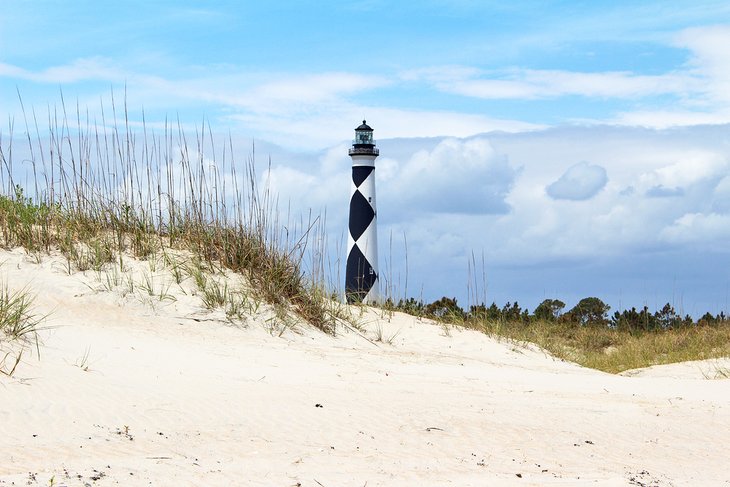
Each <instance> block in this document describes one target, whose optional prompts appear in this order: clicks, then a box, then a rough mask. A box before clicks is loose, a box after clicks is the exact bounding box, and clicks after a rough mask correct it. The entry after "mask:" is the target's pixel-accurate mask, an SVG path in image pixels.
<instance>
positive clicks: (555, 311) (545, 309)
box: [533, 299, 565, 321]
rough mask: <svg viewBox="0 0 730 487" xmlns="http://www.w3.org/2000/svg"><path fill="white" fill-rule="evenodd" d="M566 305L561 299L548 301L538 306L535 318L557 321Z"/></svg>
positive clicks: (534, 314)
mask: <svg viewBox="0 0 730 487" xmlns="http://www.w3.org/2000/svg"><path fill="white" fill-rule="evenodd" d="M563 308H565V303H564V302H562V301H560V300H559V299H546V300H544V301H543V302H542V303H540V304H538V305H537V308H535V312H534V313H533V316H534V317H535V318H536V319H538V320H545V321H555V320H557V319H558V318H560V313H562V311H563Z"/></svg>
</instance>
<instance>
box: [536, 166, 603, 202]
mask: <svg viewBox="0 0 730 487" xmlns="http://www.w3.org/2000/svg"><path fill="white" fill-rule="evenodd" d="M607 182H608V176H607V175H606V170H605V169H604V168H603V167H601V166H598V165H594V164H589V163H587V162H585V161H584V162H579V163H578V164H576V165H574V166H571V167H570V168H568V170H567V171H565V172H564V173H563V175H562V176H560V177H559V178H558V179H557V180H556V181H555V182H553V183H552V184H550V185H549V186H547V187H546V188H545V191H546V192H547V194H548V195H549V196H550V197H551V198H553V199H556V200H573V201H582V200H587V199H590V198H592V197H594V196H595V195H596V194H598V192H599V191H601V190H602V189H603V187H604V186H606V183H607Z"/></svg>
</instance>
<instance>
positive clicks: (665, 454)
mask: <svg viewBox="0 0 730 487" xmlns="http://www.w3.org/2000/svg"><path fill="white" fill-rule="evenodd" d="M0 260H1V261H4V264H3V266H2V270H1V271H0V275H1V276H2V277H3V279H5V280H6V281H7V282H8V283H9V284H10V285H11V287H13V288H18V287H22V286H23V285H29V286H30V287H31V289H33V290H34V291H35V292H36V293H38V298H37V306H38V309H39V310H40V311H42V312H52V315H51V317H50V318H49V321H48V324H50V325H52V327H53V328H52V329H50V330H47V331H45V332H43V345H42V347H41V353H42V357H41V360H37V357H35V356H34V357H28V359H27V360H24V361H23V363H22V364H21V366H20V367H19V370H18V371H17V372H16V374H15V376H14V377H12V378H7V377H5V376H0V486H5V485H13V483H14V485H50V479H51V477H53V485H69V486H70V485H172V486H180V485H206V486H207V485H210V486H217V485H221V486H224V485H266V486H294V485H302V486H326V487H336V486H358V487H362V486H365V485H367V486H377V485H409V486H410V485H418V486H443V485H455V486H467V485H479V486H491V485H520V486H521V485H534V486H538V485H548V486H552V485H555V486H557V485H561V486H575V485H591V486H594V485H595V486H623V485H643V486H650V485H651V486H681V485H687V486H723V485H727V486H730V463H728V458H727V451H728V450H727V441H728V439H729V438H730V381H727V380H706V379H705V378H704V377H703V376H702V375H701V374H694V375H693V376H688V375H687V374H686V373H684V372H682V373H678V374H676V375H672V374H673V372H671V371H673V370H675V369H672V368H666V369H664V370H666V371H670V373H668V374H657V373H647V374H643V375H645V376H642V374H641V373H639V374H638V375H635V376H633V377H624V376H612V375H608V374H603V373H600V372H595V371H592V370H587V369H583V368H580V367H577V366H575V365H572V364H568V363H564V362H560V361H557V360H554V359H552V358H550V357H548V356H545V355H544V354H543V353H541V352H539V351H534V350H526V349H518V348H515V347H513V346H511V345H510V344H507V343H499V342H497V341H495V340H492V339H490V338H488V337H486V336H484V335H482V334H479V333H475V332H471V331H459V330H451V332H450V333H449V334H446V333H445V331H444V329H442V328H441V327H440V326H437V325H434V324H430V323H424V322H419V321H417V320H415V319H413V318H411V317H408V316H404V315H399V314H396V315H394V316H392V317H388V316H382V315H378V314H377V313H374V312H369V313H368V314H367V315H364V316H363V317H362V320H363V322H364V323H366V328H367V330H368V331H367V332H366V333H367V335H368V336H369V337H370V338H371V339H373V338H374V337H375V336H376V335H377V334H378V332H377V330H378V328H380V329H381V330H382V335H384V337H385V338H391V337H392V336H393V335H396V336H395V338H394V339H393V340H392V345H391V344H387V343H382V342H381V343H377V344H373V343H371V342H369V341H367V340H365V339H363V338H361V337H360V336H358V334H356V333H354V332H345V333H342V334H340V336H338V337H335V338H332V337H329V336H325V335H323V334H321V333H318V332H315V331H312V330H307V329H300V332H299V333H292V332H290V331H287V332H285V333H284V335H283V336H282V337H274V336H271V335H270V334H269V333H268V331H267V324H266V323H265V322H263V321H262V320H261V321H259V322H252V323H250V324H249V326H248V327H246V328H236V327H233V326H230V325H225V324H223V323H222V322H220V321H216V319H215V318H216V317H217V316H218V315H216V314H215V313H214V314H206V312H204V311H203V310H202V309H201V308H200V306H199V304H197V303H198V300H197V298H195V297H192V296H187V295H185V294H183V292H182V290H181V289H180V288H177V289H174V290H171V292H174V293H175V295H176V296H177V297H178V300H177V301H176V302H170V301H165V302H163V303H159V302H158V303H156V304H155V306H154V307H153V306H151V304H150V303H144V302H142V300H140V299H137V298H132V297H129V296H128V297H127V298H121V297H120V295H118V294H115V293H110V292H95V291H94V290H93V288H95V287H97V285H96V284H95V278H94V276H93V273H87V275H83V274H80V273H78V274H74V275H73V276H68V275H66V274H65V273H64V271H63V266H62V264H61V263H60V261H59V260H54V259H51V258H46V259H45V260H44V261H43V263H42V264H41V265H40V266H39V265H37V264H35V263H32V262H31V261H30V260H29V259H28V258H27V257H26V256H25V255H24V254H23V252H22V251H16V252H13V253H4V254H3V256H2V259H0ZM188 293H190V291H189V290H188ZM192 318H196V319H197V320H202V321H196V320H195V319H192ZM206 320H210V321H206ZM87 352H88V359H87V360H84V356H85V355H87ZM79 365H81V366H79ZM87 367H88V368H87Z"/></svg>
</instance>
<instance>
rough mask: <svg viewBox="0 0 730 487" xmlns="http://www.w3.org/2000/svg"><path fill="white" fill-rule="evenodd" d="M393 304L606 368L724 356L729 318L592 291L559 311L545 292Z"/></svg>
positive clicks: (728, 351) (729, 347)
mask: <svg viewBox="0 0 730 487" xmlns="http://www.w3.org/2000/svg"><path fill="white" fill-rule="evenodd" d="M386 307H387V308H388V309H392V310H398V311H403V312H406V313H409V314H412V315H416V316H423V317H427V318H431V319H435V320H438V321H440V322H442V323H444V324H447V325H449V324H453V325H459V326H464V327H467V328H472V329H475V330H479V331H483V332H485V333H487V334H489V335H493V336H497V337H503V338H507V339H509V340H514V341H517V342H530V343H534V344H536V345H538V346H540V347H541V348H543V349H545V350H547V351H548V352H550V353H551V354H552V355H554V356H556V357H559V358H562V359H565V360H570V361H572V362H576V363H578V364H580V365H583V366H585V367H590V368H594V369H598V370H603V371H605V372H611V373H618V372H622V371H625V370H629V369H635V368H641V367H648V366H651V365H658V364H667V363H674V362H683V361H687V360H704V359H710V358H720V357H728V356H730V319H728V317H726V316H725V315H724V314H723V313H720V314H719V315H711V314H710V313H706V314H705V315H704V316H702V317H701V318H700V319H699V320H697V321H693V320H692V318H691V317H690V316H680V315H679V314H678V313H677V312H676V311H675V310H674V307H672V306H671V305H670V304H666V305H665V306H663V307H662V308H661V309H660V310H658V311H655V312H654V313H651V312H650V311H649V310H648V308H646V307H644V308H643V309H642V310H640V311H637V310H636V309H635V308H632V309H630V310H624V311H621V312H619V311H616V312H614V314H613V315H611V316H609V311H610V307H609V306H608V305H607V304H605V303H604V302H603V301H601V300H600V299H599V298H596V297H589V298H584V299H582V300H580V301H579V302H578V304H576V305H575V306H574V307H573V308H572V309H570V310H568V311H567V312H565V313H563V309H564V308H565V303H563V302H562V301H560V300H557V299H546V300H544V301H543V302H542V303H540V304H539V305H538V306H537V307H536V308H535V310H534V312H533V313H530V312H529V310H527V309H523V308H521V307H520V305H519V304H518V303H516V302H515V303H507V304H505V305H504V306H502V307H499V306H497V305H496V303H492V304H491V305H490V306H486V305H484V304H480V305H476V306H470V307H469V310H468V311H466V310H464V309H462V308H461V307H460V306H459V305H458V303H457V300H456V299H455V298H448V297H442V298H440V299H438V300H436V301H434V302H433V303H430V304H424V303H423V302H420V301H416V300H414V299H406V300H401V301H399V302H398V303H397V304H394V303H392V302H388V303H386Z"/></svg>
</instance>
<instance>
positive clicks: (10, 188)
mask: <svg viewBox="0 0 730 487" xmlns="http://www.w3.org/2000/svg"><path fill="white" fill-rule="evenodd" d="M100 113H101V115H100V119H92V117H91V116H90V115H89V113H88V111H84V110H82V109H81V108H80V107H78V106H77V107H76V109H75V110H74V111H73V112H71V113H69V112H67V109H66V106H65V104H63V102H62V104H61V106H60V107H55V108H52V109H49V113H48V126H47V129H45V130H41V129H39V128H38V127H39V124H38V121H37V116H36V113H35V111H33V112H32V113H31V114H28V113H25V112H24V120H23V122H24V127H23V129H24V130H22V132H23V134H24V136H23V137H20V138H16V137H15V136H14V135H15V134H14V133H15V130H16V129H15V122H14V121H12V120H11V121H10V122H9V124H8V130H7V132H6V133H5V135H4V136H3V132H2V131H0V166H1V167H2V169H1V170H0V245H1V246H3V247H5V248H8V249H10V248H15V247H22V248H24V249H26V251H27V252H28V253H29V254H30V255H32V256H34V258H35V259H36V260H38V261H40V260H41V259H42V258H43V257H42V256H43V255H44V254H47V253H51V252H60V253H61V254H62V255H63V256H64V258H65V261H66V266H65V269H66V271H67V272H68V273H69V274H71V273H74V272H78V271H87V270H93V271H95V272H97V273H99V274H100V275H102V274H103V273H104V272H107V271H108V270H109V268H112V267H115V266H116V267H117V268H118V269H119V270H120V271H122V272H123V271H124V269H125V259H129V258H135V259H143V260H144V259H149V260H150V261H152V260H155V259H156V258H157V256H158V255H160V254H161V253H163V254H164V253H165V252H168V251H169V250H174V251H179V252H187V253H189V254H190V255H192V256H194V259H192V260H191V261H190V262H174V263H172V266H171V269H172V272H173V274H175V275H176V280H178V281H179V279H182V278H183V276H182V274H183V273H187V274H188V275H192V276H193V277H194V279H195V280H196V282H197V283H198V286H199V287H200V290H201V293H200V294H201V295H202V297H203V301H204V305H205V306H206V307H208V308H212V307H223V308H227V309H228V310H229V312H230V313H231V314H236V313H239V312H240V310H241V309H242V308H245V306H244V304H243V303H241V299H242V298H241V295H240V293H239V294H236V293H233V292H231V290H230V289H228V288H227V285H226V283H225V282H224V281H221V280H219V279H215V278H212V277H211V276H210V273H209V272H206V271H204V270H203V269H207V270H216V269H217V270H221V269H222V270H226V271H230V272H233V273H236V274H240V275H241V276H243V277H244V279H245V280H246V282H247V284H248V287H249V289H250V295H251V296H250V297H251V299H255V300H262V301H264V302H267V303H269V304H271V305H272V306H276V307H278V309H285V310H287V312H291V313H293V314H295V315H296V316H298V317H299V318H300V319H302V320H304V321H306V322H308V323H310V324H311V325H313V326H314V327H316V328H317V329H319V330H322V331H323V332H326V333H330V334H331V333H334V332H335V328H336V324H337V322H338V320H340V319H341V318H342V317H343V316H344V315H343V314H342V313H340V308H339V307H338V306H337V305H336V304H334V303H332V302H331V300H330V299H329V298H330V297H331V295H330V293H328V292H327V291H326V290H325V289H326V286H325V282H324V280H323V279H324V277H323V276H324V272H323V271H322V270H321V269H319V267H321V268H322V269H323V268H324V262H323V260H322V259H323V257H322V258H320V259H319V260H318V261H315V262H314V263H310V262H309V261H307V263H308V264H309V265H310V272H304V269H303V267H304V264H305V259H307V258H308V256H309V255H310V251H311V253H313V254H314V255H321V256H324V254H325V252H324V251H323V250H322V249H318V248H312V247H316V246H317V245H324V243H323V242H325V241H326V239H324V238H321V237H322V236H321V235H317V232H323V231H324V225H323V224H322V222H321V219H320V218H319V217H318V216H311V215H310V218H309V220H308V221H300V222H294V223H292V222H288V221H287V222H282V221H280V219H279V215H280V214H279V211H278V207H277V205H278V203H277V199H276V197H275V196H274V195H272V193H271V192H270V191H269V188H268V185H267V184H266V177H265V175H264V177H260V176H259V175H258V174H257V168H256V163H255V150H253V149H252V152H251V154H250V155H248V156H247V157H246V158H245V160H244V161H243V162H242V163H239V162H238V161H237V159H236V158H235V157H234V148H233V142H232V141H231V139H230V138H229V139H228V140H227V141H224V142H222V143H220V144H218V141H216V140H215V139H214V137H213V135H212V132H211V130H210V127H206V126H205V125H203V126H202V127H200V128H196V129H195V134H194V136H193V137H190V136H189V135H188V134H187V133H186V132H185V130H183V128H182V126H181V124H180V123H179V122H178V123H177V124H172V123H168V122H165V123H164V124H163V125H162V126H161V127H158V128H157V130H153V129H151V128H150V127H147V125H146V124H145V123H144V116H143V115H142V119H143V122H142V123H141V124H136V125H135V124H133V123H131V122H130V119H129V115H128V112H127V110H126V104H125V107H124V109H123V110H118V109H117V106H116V105H115V104H114V102H113V101H112V104H111V107H110V108H109V107H104V106H101V109H100ZM31 122H32V123H31ZM133 126H135V127H136V130H135V128H133ZM31 127H33V128H31ZM18 140H21V141H22V147H21V148H20V149H19V148H18V143H19V142H18ZM17 154H23V155H22V156H20V157H21V158H22V160H20V161H17V160H16V159H17V158H18V157H19V156H18V155H17ZM191 262H197V263H196V264H195V265H191ZM311 267H314V269H312V268H311ZM107 280H108V281H109V282H108V285H109V286H112V285H113V282H116V281H117V280H118V279H114V277H113V276H111V277H110V278H108V279H107ZM152 280H153V278H152V276H151V275H150V276H149V277H148V279H147V280H146V281H143V282H141V283H138V285H139V284H141V285H142V287H143V288H144V289H147V291H148V292H149V293H150V294H151V295H154V294H158V295H159V296H161V297H163V298H164V296H165V295H166V293H165V291H164V289H163V290H156V288H155V283H154V282H152Z"/></svg>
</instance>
